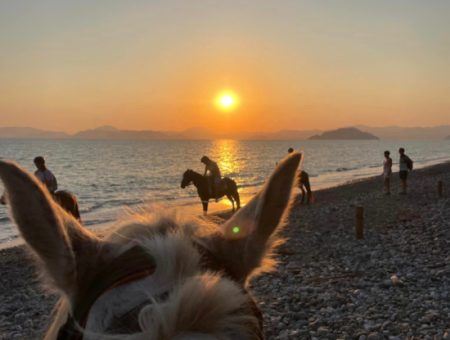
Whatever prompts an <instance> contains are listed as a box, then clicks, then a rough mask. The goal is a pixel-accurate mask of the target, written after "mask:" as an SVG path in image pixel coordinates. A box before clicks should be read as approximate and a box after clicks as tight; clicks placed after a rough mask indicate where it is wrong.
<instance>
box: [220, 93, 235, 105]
mask: <svg viewBox="0 0 450 340" xmlns="http://www.w3.org/2000/svg"><path fill="white" fill-rule="evenodd" d="M233 104H234V98H233V97H232V96H230V95H229V94H226V95H223V96H222V97H220V105H222V106H223V107H230V106H233Z"/></svg>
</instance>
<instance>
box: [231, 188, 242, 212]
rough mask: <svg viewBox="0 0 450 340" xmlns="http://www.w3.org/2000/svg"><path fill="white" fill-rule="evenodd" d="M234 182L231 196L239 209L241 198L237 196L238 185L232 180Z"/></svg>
mask: <svg viewBox="0 0 450 340" xmlns="http://www.w3.org/2000/svg"><path fill="white" fill-rule="evenodd" d="M233 184H234V190H233V198H234V200H235V201H236V203H237V208H238V209H240V208H241V198H240V197H239V191H238V187H237V184H236V182H235V181H233Z"/></svg>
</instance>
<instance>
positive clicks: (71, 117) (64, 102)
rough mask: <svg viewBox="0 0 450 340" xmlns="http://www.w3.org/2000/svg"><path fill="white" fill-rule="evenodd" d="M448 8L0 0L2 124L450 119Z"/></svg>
mask: <svg viewBox="0 0 450 340" xmlns="http://www.w3.org/2000/svg"><path fill="white" fill-rule="evenodd" d="M449 15H450V1H448V0H430V1H422V0H367V1H360V0H340V1H334V0H333V1H331V0H326V1H325V0H311V1H301V0H277V1H268V0H246V1H235V0H228V1H215V0H189V1H186V0H179V1H173V0H164V1H157V0H146V1H144V0H128V1H122V0H105V1H98V0H90V1H86V0H78V1H67V0H63V1H62V0H40V1H29V0H14V1H1V2H0V127H4V126H28V127H35V128H40V129H46V130H56V131H65V132H69V133H73V132H76V131H79V130H85V129H89V128H95V127H97V126H101V125H113V126H115V127H117V128H120V129H128V130H176V131H178V130H183V129H186V128H189V127H192V126H205V127H208V128H211V129H214V130H216V131H217V132H229V131H237V130H247V131H277V130H281V129H295V130H309V129H316V128H317V129H333V128H338V127H343V126H349V125H356V124H365V125H370V126H391V125H398V126H424V127H425V126H435V125H442V124H450V84H449V79H450V63H449V60H450V20H448V17H449ZM221 93H231V94H233V95H234V96H235V99H236V103H237V104H236V105H235V106H234V107H233V109H229V110H224V109H222V108H220V107H219V106H218V105H217V104H216V99H217V96H218V95H219V94H221Z"/></svg>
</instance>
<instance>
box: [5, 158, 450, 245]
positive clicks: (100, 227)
mask: <svg viewBox="0 0 450 340" xmlns="http://www.w3.org/2000/svg"><path fill="white" fill-rule="evenodd" d="M449 163H450V158H449V159H446V160H444V161H442V162H439V163H435V162H434V161H431V162H427V163H425V164H424V165H419V166H417V168H415V169H414V170H413V173H415V172H418V171H421V170H423V169H428V168H430V167H434V166H439V165H443V164H449ZM380 168H381V166H380ZM372 169H373V170H372ZM364 170H366V174H362V175H361V177H359V176H358V175H356V176H355V177H356V178H354V179H350V180H346V181H344V182H341V183H336V182H334V183H333V184H331V185H328V184H321V185H314V184H313V183H314V179H315V177H311V178H310V181H311V186H312V188H313V189H314V188H317V189H315V190H314V193H315V194H316V193H320V192H321V191H324V190H328V189H334V188H338V187H341V186H346V185H351V184H353V183H355V182H359V181H365V180H369V179H371V178H377V177H378V176H377V175H374V174H373V173H372V174H368V172H375V171H377V172H379V171H378V170H375V168H367V169H364ZM352 171H354V170H349V171H346V172H334V173H330V174H326V175H322V177H327V176H328V177H338V176H339V175H345V174H347V175H348V173H351V172H352ZM397 175H398V171H397V172H393V173H392V178H395V177H396V176H397ZM257 189H258V190H259V188H257ZM296 190H297V189H296ZM253 196H254V195H252V196H248V197H247V196H246V197H245V198H246V201H244V204H245V203H246V202H248V201H249V200H250V199H252V198H253ZM225 202H226V203H225ZM219 203H220V205H221V206H222V208H216V209H214V208H213V212H211V213H210V214H209V215H210V216H221V215H224V216H227V215H228V213H227V212H229V210H228V209H225V206H227V205H228V204H227V203H228V201H227V200H226V199H223V200H221V201H220V202H219ZM194 206H195V207H194ZM211 207H215V205H214V204H210V209H211ZM177 208H179V209H180V210H185V211H187V212H188V213H189V214H191V215H192V216H197V215H196V213H194V210H198V211H201V207H200V206H199V205H197V204H193V205H188V206H187V205H179V206H177ZM119 216H120V213H119V214H117V216H116V219H115V220H113V221H109V222H102V223H98V224H92V225H89V226H86V228H87V229H89V230H90V231H92V232H98V233H102V232H104V230H105V229H108V228H111V227H113V226H114V224H115V223H116V221H117V219H118V217H119ZM198 216H201V213H200V214H198ZM23 244H24V240H23V239H22V237H21V236H20V235H17V236H16V238H15V239H12V240H10V241H6V242H3V243H1V242H0V250H3V249H8V248H13V247H18V246H21V245H23Z"/></svg>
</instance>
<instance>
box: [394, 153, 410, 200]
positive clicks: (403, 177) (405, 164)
mask: <svg viewBox="0 0 450 340" xmlns="http://www.w3.org/2000/svg"><path fill="white" fill-rule="evenodd" d="M398 153H399V154H400V161H399V167H400V172H399V173H398V174H399V177H400V181H401V182H402V188H403V191H402V192H401V193H400V195H406V187H407V185H406V181H407V179H408V170H412V163H413V162H412V160H411V159H410V158H409V157H408V156H406V155H405V149H404V148H400V149H398Z"/></svg>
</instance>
